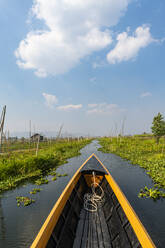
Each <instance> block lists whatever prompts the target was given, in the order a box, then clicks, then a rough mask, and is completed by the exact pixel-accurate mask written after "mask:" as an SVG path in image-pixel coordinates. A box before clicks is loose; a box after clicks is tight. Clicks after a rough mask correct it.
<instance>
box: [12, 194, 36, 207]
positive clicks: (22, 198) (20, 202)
mask: <svg viewBox="0 0 165 248" xmlns="http://www.w3.org/2000/svg"><path fill="white" fill-rule="evenodd" d="M16 201H17V206H20V205H23V206H24V207H25V206H28V205H30V204H32V203H33V202H35V200H33V199H31V198H29V197H27V196H26V197H25V196H17V197H16Z"/></svg>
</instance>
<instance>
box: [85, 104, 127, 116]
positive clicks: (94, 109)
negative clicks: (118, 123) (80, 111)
mask: <svg viewBox="0 0 165 248" xmlns="http://www.w3.org/2000/svg"><path fill="white" fill-rule="evenodd" d="M88 107H89V108H90V109H89V110H87V114H113V113H116V112H119V111H123V109H120V108H119V106H118V105H117V104H107V103H99V104H88Z"/></svg>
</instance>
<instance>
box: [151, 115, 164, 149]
mask: <svg viewBox="0 0 165 248" xmlns="http://www.w3.org/2000/svg"><path fill="white" fill-rule="evenodd" d="M151 130H152V133H153V135H154V136H155V138H156V142H157V144H158V143H159V140H160V138H161V137H162V136H164V135H165V121H164V120H163V116H162V115H161V114H160V113H158V115H157V116H155V117H154V119H153V122H152V127H151Z"/></svg>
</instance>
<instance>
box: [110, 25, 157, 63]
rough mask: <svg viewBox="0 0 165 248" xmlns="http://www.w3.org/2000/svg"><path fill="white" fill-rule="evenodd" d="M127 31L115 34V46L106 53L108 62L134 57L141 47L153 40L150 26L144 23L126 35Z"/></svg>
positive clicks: (118, 61)
mask: <svg viewBox="0 0 165 248" xmlns="http://www.w3.org/2000/svg"><path fill="white" fill-rule="evenodd" d="M128 31H129V30H127V32H123V33H120V34H119V35H118V36H117V44H116V46H115V48H114V49H113V50H111V51H110V52H109V53H108V54H107V60H108V62H109V63H110V64H116V63H120V62H122V61H127V60H130V59H133V58H135V57H136V56H137V54H138V52H139V50H140V49H141V48H144V47H146V46H148V45H149V44H150V43H152V42H154V41H155V40H154V39H153V38H152V36H151V34H150V28H149V27H147V26H145V25H143V26H140V27H138V28H137V29H136V30H135V32H134V33H133V35H132V36H129V35H128Z"/></svg>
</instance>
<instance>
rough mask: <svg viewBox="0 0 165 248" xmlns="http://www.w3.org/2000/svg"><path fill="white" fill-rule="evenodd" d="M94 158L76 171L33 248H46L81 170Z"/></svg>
mask: <svg viewBox="0 0 165 248" xmlns="http://www.w3.org/2000/svg"><path fill="white" fill-rule="evenodd" d="M92 156H93V154H92V155H91V156H90V157H89V158H88V159H87V160H86V161H85V162H84V163H83V164H82V165H81V166H80V168H79V169H78V170H77V171H76V173H75V174H74V176H73V177H72V179H71V180H70V181H69V183H68V184H67V186H66V188H65V189H64V191H63V192H62V194H61V196H60V197H59V199H58V200H57V202H56V204H55V205H54V207H53V209H52V211H51V212H50V214H49V216H48V217H47V219H46V221H45V222H44V224H43V226H42V227H41V229H40V231H39V233H38V235H37V237H36V239H35V240H34V242H33V243H32V245H31V248H44V247H45V246H46V244H47V242H48V240H49V238H50V236H51V234H52V231H53V229H54V227H55V225H56V223H57V221H58V219H59V217H60V214H61V212H62V210H63V208H64V206H65V204H66V201H67V200H68V198H69V196H70V194H71V193H72V190H73V189H74V187H75V185H76V183H77V181H78V180H79V178H80V175H81V173H80V170H81V168H82V167H83V166H84V165H85V164H86V163H87V162H88V160H89V159H90V158H91V157H92Z"/></svg>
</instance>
